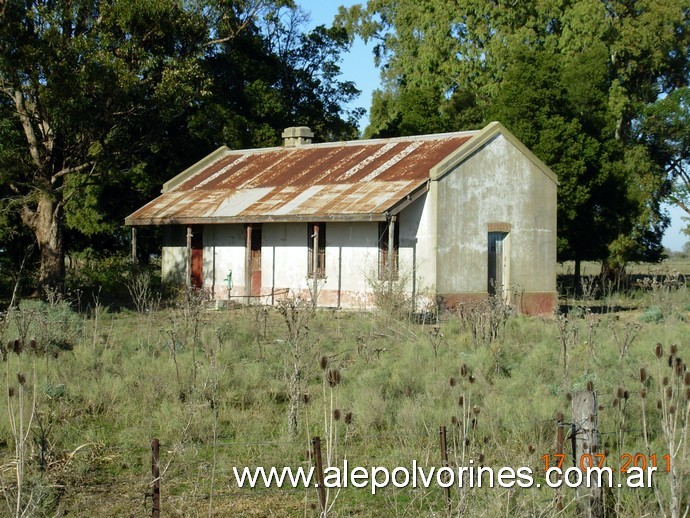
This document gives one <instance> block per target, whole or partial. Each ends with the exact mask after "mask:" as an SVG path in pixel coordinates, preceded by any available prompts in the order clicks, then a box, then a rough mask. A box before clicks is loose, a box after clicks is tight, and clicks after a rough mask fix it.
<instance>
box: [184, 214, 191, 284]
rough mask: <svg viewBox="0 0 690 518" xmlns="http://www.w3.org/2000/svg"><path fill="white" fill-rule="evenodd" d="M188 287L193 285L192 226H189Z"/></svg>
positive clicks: (186, 282)
mask: <svg viewBox="0 0 690 518" xmlns="http://www.w3.org/2000/svg"><path fill="white" fill-rule="evenodd" d="M185 284H186V285H187V288H191V287H192V227H189V226H188V227H187V278H186V279H185Z"/></svg>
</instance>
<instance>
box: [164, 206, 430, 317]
mask: <svg viewBox="0 0 690 518" xmlns="http://www.w3.org/2000/svg"><path fill="white" fill-rule="evenodd" d="M399 225H400V228H399V233H400V269H401V272H402V273H403V274H406V275H405V277H406V288H407V290H408V291H410V292H411V291H412V290H413V289H414V290H415V291H417V292H419V291H420V290H428V289H430V288H433V283H434V280H435V273H434V271H435V270H434V269H435V263H434V254H433V236H434V230H433V229H434V226H435V221H434V218H433V217H432V214H431V212H430V210H429V207H428V203H427V196H426V195H423V196H421V197H420V198H419V199H417V200H416V201H414V202H413V203H412V204H410V205H409V206H408V207H406V208H405V209H404V210H403V211H402V212H401V214H400V215H399ZM378 232H379V222H377V221H370V222H326V277H325V279H323V280H322V281H320V283H319V288H320V292H321V294H320V296H319V303H320V304H321V305H324V306H337V305H338V304H340V305H341V306H343V307H351V308H357V309H366V308H368V307H371V304H372V302H373V297H372V294H373V289H372V282H371V281H372V280H373V281H374V282H376V281H377V276H378V260H379V248H378ZM164 236H165V237H164V246H163V275H164V278H165V279H166V280H168V281H172V282H178V283H184V281H185V275H186V267H187V252H186V237H185V228H184V227H183V226H174V227H173V226H170V227H166V229H165V231H164ZM261 241H262V247H261V286H262V289H261V300H260V301H261V302H264V303H270V302H271V300H272V299H275V298H276V297H280V296H284V295H285V294H286V293H287V292H290V293H294V294H296V293H302V294H305V293H307V292H308V290H309V288H310V286H311V283H312V280H311V279H308V278H307V268H308V265H307V260H308V230H307V223H306V222H304V223H264V224H263V225H262V239H261ZM245 243H246V227H245V225H243V224H223V225H205V226H204V229H203V251H204V252H203V253H204V271H203V278H204V288H205V289H206V290H208V291H209V293H212V294H213V296H214V297H215V298H217V299H225V298H227V296H228V293H227V276H228V273H229V272H232V292H231V297H237V298H239V299H240V300H241V299H242V298H243V297H246V296H247V288H246V280H247V279H246V257H247V256H246V250H245ZM412 273H414V281H412V276H411V274H412ZM401 277H403V275H401ZM271 294H273V297H272V296H271Z"/></svg>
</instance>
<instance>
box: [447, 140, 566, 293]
mask: <svg viewBox="0 0 690 518" xmlns="http://www.w3.org/2000/svg"><path fill="white" fill-rule="evenodd" d="M437 187H438V209H437V210H438V225H439V233H438V265H437V286H438V291H439V292H440V293H451V294H458V293H486V291H487V278H488V226H489V224H490V223H495V222H505V223H508V224H510V231H509V233H508V242H507V245H508V246H507V248H508V250H507V251H506V253H508V255H509V257H508V264H507V266H508V269H509V279H508V282H509V283H510V284H511V285H512V286H514V287H519V288H520V289H522V290H524V291H527V292H540V293H545V292H549V293H550V292H555V291H556V272H555V268H556V188H557V186H556V184H555V183H554V181H553V180H552V179H550V178H549V177H547V176H546V175H545V174H544V173H543V172H542V171H541V170H539V168H538V167H537V166H536V165H535V164H534V163H533V162H532V161H531V160H529V159H528V158H527V156H525V154H523V153H522V151H521V150H520V149H518V148H517V147H515V146H514V145H513V144H512V143H511V142H510V141H508V140H507V139H506V138H504V137H503V136H502V135H500V134H499V135H497V136H496V137H494V138H493V139H492V140H490V141H489V142H488V143H487V144H485V145H484V146H483V147H482V148H480V149H479V150H478V151H477V152H475V153H474V154H473V155H472V156H470V157H469V158H467V159H466V160H465V161H463V162H462V163H461V164H460V165H459V166H457V167H456V169H455V170H453V171H451V172H449V173H448V174H447V175H445V176H443V177H442V178H441V179H440V180H439V181H438V186H437Z"/></svg>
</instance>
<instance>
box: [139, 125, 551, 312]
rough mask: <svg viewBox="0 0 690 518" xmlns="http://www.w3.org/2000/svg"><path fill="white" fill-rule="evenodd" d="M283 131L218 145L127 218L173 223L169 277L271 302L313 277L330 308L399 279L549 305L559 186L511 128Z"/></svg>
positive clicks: (413, 288) (300, 290)
mask: <svg viewBox="0 0 690 518" xmlns="http://www.w3.org/2000/svg"><path fill="white" fill-rule="evenodd" d="M283 137H284V139H285V146H283V147H277V148H265V149H244V150H230V149H228V148H227V147H221V148H220V149H218V150H216V151H215V152H213V153H211V154H210V155H209V156H207V157H206V158H204V159H203V160H201V161H199V162H198V163H196V164H194V165H193V166H191V167H190V168H189V169H187V170H186V171H183V172H182V173H180V174H179V175H177V176H176V177H175V178H173V179H171V180H170V181H168V182H167V183H165V184H164V186H163V191H162V194H161V195H160V196H159V197H158V198H156V199H155V200H153V201H151V202H150V203H148V204H147V205H145V206H144V207H142V208H140V209H139V210H137V211H136V212H134V213H133V214H131V215H130V216H129V217H127V218H126V221H125V223H126V224H127V225H131V226H138V225H160V226H162V227H163V229H164V232H163V234H164V242H163V251H162V269H163V271H162V275H163V279H164V280H167V281H172V282H179V283H182V284H184V283H185V282H186V283H187V284H189V285H191V286H194V287H198V288H204V289H205V290H207V291H208V292H209V293H210V294H211V296H212V297H213V298H215V299H217V300H228V299H230V300H237V301H244V302H247V301H250V302H255V303H263V304H272V303H274V302H275V301H276V300H279V299H280V298H281V297H285V296H286V295H288V294H291V295H295V294H301V295H303V296H305V297H308V296H309V294H310V293H311V290H312V288H313V287H314V286H316V287H317V291H318V304H319V305H320V306H331V307H342V308H355V309H367V308H371V307H372V305H373V298H374V297H373V293H374V291H375V286H376V285H377V284H378V285H379V287H380V286H381V284H380V283H384V284H383V285H384V286H385V283H387V282H390V283H393V282H394V283H397V285H398V289H401V288H402V289H404V290H406V291H407V292H408V293H409V294H410V295H412V296H415V297H419V298H424V300H427V301H428V300H432V301H434V302H438V301H440V302H441V303H442V304H443V305H445V306H450V307H452V306H453V305H455V304H457V303H458V302H459V301H463V300H468V299H470V300H471V299H477V298H485V297H487V296H488V295H489V294H493V293H496V294H499V295H502V296H504V297H505V298H506V299H509V301H510V302H511V303H512V304H514V305H515V306H517V308H518V310H520V311H522V312H525V313H531V314H535V313H537V314H538V313H551V312H552V311H553V309H554V307H555V305H556V303H557V294H556V271H555V268H556V190H557V183H558V182H557V179H556V176H555V175H554V173H553V172H552V171H551V170H550V169H549V168H548V167H547V166H546V165H545V164H544V163H543V162H542V161H541V160H539V159H538V158H537V157H536V156H535V155H534V154H533V153H532V152H530V151H529V150H528V149H527V148H526V147H525V146H524V145H523V144H521V143H520V142H519V141H518V140H517V138H516V137H515V136H513V135H512V134H511V133H510V132H509V131H508V130H506V128H504V127H503V126H502V125H501V124H499V123H497V122H493V123H491V124H489V125H488V126H486V127H485V128H484V129H483V130H480V131H466V132H457V133H445V134H436V135H422V136H414V137H401V138H386V139H374V140H356V141H349V142H334V143H325V144H312V143H311V139H312V137H313V134H312V132H311V131H310V130H309V128H306V127H293V128H288V129H286V130H285V131H284V132H283ZM315 281H316V282H315ZM402 283H404V285H402Z"/></svg>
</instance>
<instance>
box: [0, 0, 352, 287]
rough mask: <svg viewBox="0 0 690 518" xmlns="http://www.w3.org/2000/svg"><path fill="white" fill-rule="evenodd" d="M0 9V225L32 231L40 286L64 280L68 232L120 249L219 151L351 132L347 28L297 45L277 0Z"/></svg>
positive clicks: (165, 0)
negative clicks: (178, 177)
mask: <svg viewBox="0 0 690 518" xmlns="http://www.w3.org/2000/svg"><path fill="white" fill-rule="evenodd" d="M2 5H3V9H4V11H3V13H2V17H3V18H2V24H0V96H1V97H0V134H1V135H2V136H3V137H5V136H7V140H4V138H3V143H1V144H0V180H1V181H2V182H1V185H2V191H1V192H0V195H2V197H3V209H4V210H3V211H2V214H3V216H2V218H4V219H3V220H0V223H3V221H4V223H5V224H4V225H2V226H3V228H4V231H8V230H10V229H11V228H13V227H12V225H15V226H16V223H17V222H18V221H21V223H22V225H23V226H25V227H26V228H28V229H30V231H31V233H32V234H33V236H34V238H35V241H36V244H37V249H38V254H39V261H40V267H39V282H40V284H42V285H57V284H60V283H61V282H62V280H63V278H64V256H65V247H66V240H67V237H66V236H67V235H69V236H70V240H71V242H72V243H74V244H77V243H78V244H79V246H85V247H86V246H96V247H100V248H103V247H106V248H118V247H121V246H122V245H123V244H124V243H125V241H126V238H125V236H124V233H123V231H122V230H123V228H122V221H123V219H124V216H125V215H126V214H127V213H128V212H131V211H132V210H134V209H135V208H136V207H137V206H139V205H140V204H141V203H142V202H143V201H144V200H147V199H150V198H151V197H152V196H153V195H154V193H155V192H156V190H158V189H159V188H160V184H161V183H162V182H163V181H164V180H165V179H167V178H169V177H171V176H173V175H174V174H176V173H177V172H179V171H180V170H183V169H184V168H186V167H188V166H189V165H190V163H193V162H194V161H195V160H198V159H199V158H200V157H201V156H204V155H205V154H207V153H208V152H209V151H210V150H211V149H213V148H214V147H217V146H219V145H221V144H227V145H229V146H231V147H248V146H252V147H254V146H260V145H273V144H275V143H276V140H277V139H279V130H280V129H282V128H284V127H286V126H290V125H294V124H303V123H307V124H310V125H312V126H313V127H315V128H317V129H318V130H319V131H321V135H322V138H331V137H333V138H342V137H343V136H352V135H354V134H356V119H357V115H358V114H357V113H353V114H349V115H348V114H347V113H345V112H344V111H343V109H342V106H341V104H340V103H343V102H346V101H348V100H350V99H351V98H352V97H353V96H355V95H356V94H357V93H358V92H357V91H356V90H355V89H354V86H353V85H352V84H351V83H347V82H338V81H337V80H336V77H337V76H338V74H339V68H338V66H337V61H338V59H339V55H340V53H341V52H342V51H343V50H344V49H345V48H346V46H347V45H348V40H347V38H346V35H345V33H344V31H342V30H338V29H325V28H319V29H317V30H315V31H314V32H313V33H311V34H309V35H301V34H300V33H299V32H298V26H297V25H296V24H295V25H287V26H286V25H285V24H283V23H282V22H281V14H280V13H283V12H287V13H291V14H290V16H292V17H293V19H294V20H296V21H298V20H299V18H294V14H295V13H298V12H299V11H298V9H297V8H296V7H294V5H293V3H292V2H290V1H288V0H238V1H230V2H226V1H215V0H198V1H192V2H183V1H182V0H121V1H117V2H113V1H110V0H75V1H72V2H53V1H50V0H23V1H22V0H8V1H7V2H4V3H3V4H2ZM277 44H281V45H283V48H282V49H277V48H276V47H275V45H277ZM279 50H280V51H279Z"/></svg>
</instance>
